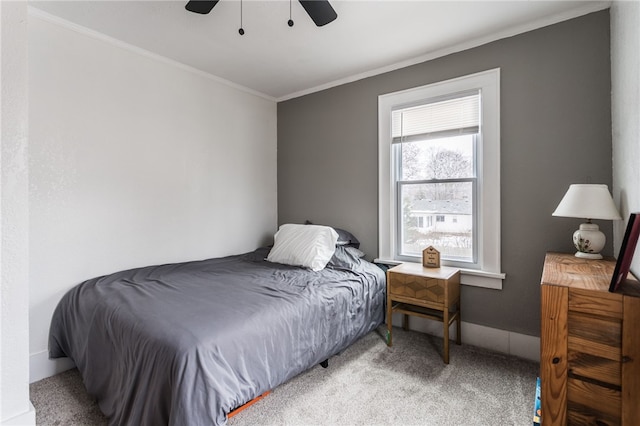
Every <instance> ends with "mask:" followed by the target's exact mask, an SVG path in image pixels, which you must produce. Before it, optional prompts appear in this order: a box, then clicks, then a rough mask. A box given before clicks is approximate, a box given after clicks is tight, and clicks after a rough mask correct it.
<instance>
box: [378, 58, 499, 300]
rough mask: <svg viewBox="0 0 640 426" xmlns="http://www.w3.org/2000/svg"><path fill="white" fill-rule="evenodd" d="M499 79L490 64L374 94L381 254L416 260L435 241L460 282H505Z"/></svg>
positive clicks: (384, 257)
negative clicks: (421, 219)
mask: <svg viewBox="0 0 640 426" xmlns="http://www.w3.org/2000/svg"><path fill="white" fill-rule="evenodd" d="M499 79H500V71H499V69H495V70H490V71H485V72H481V73H478V74H473V75H470V76H466V77H461V78H457V79H453V80H447V81H444V82H440V83H435V84H431V85H427V86H423V87H418V88H415V89H409V90H405V91H401V92H396V93H390V94H386V95H382V96H380V97H379V99H378V123H379V161H380V164H379V197H378V199H379V206H378V208H379V218H380V220H379V226H380V227H379V241H380V250H379V251H380V252H379V258H380V259H382V260H389V261H414V262H420V259H421V255H422V250H423V249H424V248H426V247H428V246H430V245H433V246H434V247H436V248H437V249H438V250H440V253H441V259H442V263H443V264H444V265H450V266H455V267H459V268H461V269H462V272H463V275H462V283H463V284H471V285H479V286H483V287H490V288H502V279H503V278H504V274H502V273H501V271H500V135H499V132H500V122H499V98H500V96H499V95H500V93H499V87H500V84H499ZM416 217H427V218H428V219H427V221H426V225H427V226H418V225H419V224H420V225H421V224H422V223H416V222H419V221H416V220H415V218H416ZM434 217H435V220H433V218H434Z"/></svg>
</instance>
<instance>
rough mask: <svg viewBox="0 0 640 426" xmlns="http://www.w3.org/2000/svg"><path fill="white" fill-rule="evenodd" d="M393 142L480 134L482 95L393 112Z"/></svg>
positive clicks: (462, 95)
mask: <svg viewBox="0 0 640 426" xmlns="http://www.w3.org/2000/svg"><path fill="white" fill-rule="evenodd" d="M391 120H392V142H393V143H400V142H411V141H415V140H424V139H436V138H441V137H445V136H453V135H461V134H469V133H478V131H479V128H480V91H474V92H472V93H469V92H467V93H464V94H458V95H457V96H456V97H454V98H447V99H439V100H434V101H433V102H429V103H427V104H422V105H418V106H411V107H407V108H401V109H397V110H394V111H392V119H391Z"/></svg>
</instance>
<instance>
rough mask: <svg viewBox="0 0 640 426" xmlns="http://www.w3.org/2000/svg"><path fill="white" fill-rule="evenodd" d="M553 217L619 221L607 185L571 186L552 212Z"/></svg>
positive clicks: (618, 215) (618, 214)
mask: <svg viewBox="0 0 640 426" xmlns="http://www.w3.org/2000/svg"><path fill="white" fill-rule="evenodd" d="M553 216H561V217H579V218H583V219H605V220H620V219H622V217H620V213H618V209H617V208H616V206H615V204H614V203H613V198H612V197H611V194H610V193H609V189H608V188H607V185H595V184H573V185H571V186H569V190H568V191H567V193H566V194H564V197H563V198H562V200H561V201H560V204H558V207H557V208H556V210H555V211H554V212H553Z"/></svg>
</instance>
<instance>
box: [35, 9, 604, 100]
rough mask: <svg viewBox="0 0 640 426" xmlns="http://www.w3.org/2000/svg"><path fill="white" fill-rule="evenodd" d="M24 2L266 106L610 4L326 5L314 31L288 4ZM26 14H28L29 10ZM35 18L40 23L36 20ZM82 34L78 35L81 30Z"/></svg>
mask: <svg viewBox="0 0 640 426" xmlns="http://www.w3.org/2000/svg"><path fill="white" fill-rule="evenodd" d="M186 3H187V1H186V0H184V1H175V0H171V1H30V2H29V4H30V6H32V9H31V10H32V13H34V14H36V15H38V16H41V17H45V18H48V19H53V20H56V21H61V22H62V21H68V22H64V23H65V24H68V23H69V22H70V23H72V24H74V26H76V28H78V27H77V26H81V27H85V28H88V29H90V30H93V31H96V32H98V33H102V34H104V35H107V36H109V37H112V38H115V39H117V40H120V41H122V42H125V43H127V44H130V45H133V46H135V47H137V48H141V49H144V50H146V51H148V52H151V53H153V54H156V55H160V56H163V57H166V58H169V59H171V60H174V61H177V62H180V63H182V64H185V65H188V66H190V67H193V68H196V69H198V70H200V71H203V72H206V73H208V74H211V75H214V76H216V77H218V78H221V79H223V80H226V81H228V82H231V83H232V84H234V85H237V86H241V87H243V88H246V89H248V90H249V91H251V92H253V93H258V94H260V95H262V96H265V97H267V98H270V99H276V100H284V99H289V98H292V97H296V96H299V95H302V94H305V93H310V92H313V91H316V90H320V89H323V88H327V87H331V86H334V85H337V84H340V83H344V82H347V81H353V80H356V79H359V78H362V77H366V76H369V75H374V74H377V73H380V72H383V71H389V70H392V69H395V68H399V67H401V66H406V65H409V64H413V63H418V62H422V61H424V60H428V59H431V58H434V57H437V56H442V55H444V54H448V53H451V52H455V51H459V50H463V49H466V48H470V47H473V46H477V45H480V44H483V43H486V42H489V41H493V40H496V39H499V38H503V37H508V36H511V35H514V34H517V33H520V32H524V31H528V30H532V29H534V28H538V27H541V26H545V25H549V24H552V23H555V22H559V21H562V20H565V19H570V18H573V17H576V16H580V15H583V14H586V13H589V12H592V11H596V10H601V9H604V8H606V7H608V6H609V5H610V1H593V0H591V1H577V0H572V1H530V0H516V1H480V0H477V1H452V0H449V1H425V0H423V1H417V0H414V1H399V0H386V1H385V0H332V1H331V4H332V5H333V8H334V9H335V10H336V12H337V13H338V19H336V20H335V21H334V22H332V23H330V24H328V25H326V26H324V27H316V26H315V25H314V24H313V22H312V21H311V19H310V18H309V17H308V15H307V14H306V12H305V11H304V9H303V8H302V6H301V5H300V4H299V3H298V1H297V0H293V2H292V3H291V11H292V17H293V20H294V22H295V25H294V26H293V27H292V28H290V27H289V26H288V25H287V20H288V19H289V10H290V3H289V1H288V0H268V1H265V0H261V1H258V0H244V2H243V28H244V30H245V35H243V36H241V35H239V34H238V28H239V27H240V1H239V0H221V1H220V2H219V3H218V4H217V5H216V6H215V7H214V9H213V10H212V11H211V13H209V14H208V15H198V14H194V13H191V12H188V11H186V10H185V8H184V5H185V4H186ZM33 8H36V9H35V10H34V9H33ZM42 11H44V12H45V13H44V14H43V13H42ZM81 31H83V29H81Z"/></svg>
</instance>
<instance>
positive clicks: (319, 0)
mask: <svg viewBox="0 0 640 426" xmlns="http://www.w3.org/2000/svg"><path fill="white" fill-rule="evenodd" d="M299 1H300V4H301V5H302V7H304V10H306V11H307V13H308V14H309V16H310V17H311V19H312V20H313V22H314V23H315V24H316V25H317V26H319V27H321V26H323V25H327V24H328V23H329V22H332V21H333V20H335V19H336V18H337V17H338V14H337V13H336V11H335V10H333V7H331V5H330V4H329V1H328V0H299Z"/></svg>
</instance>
